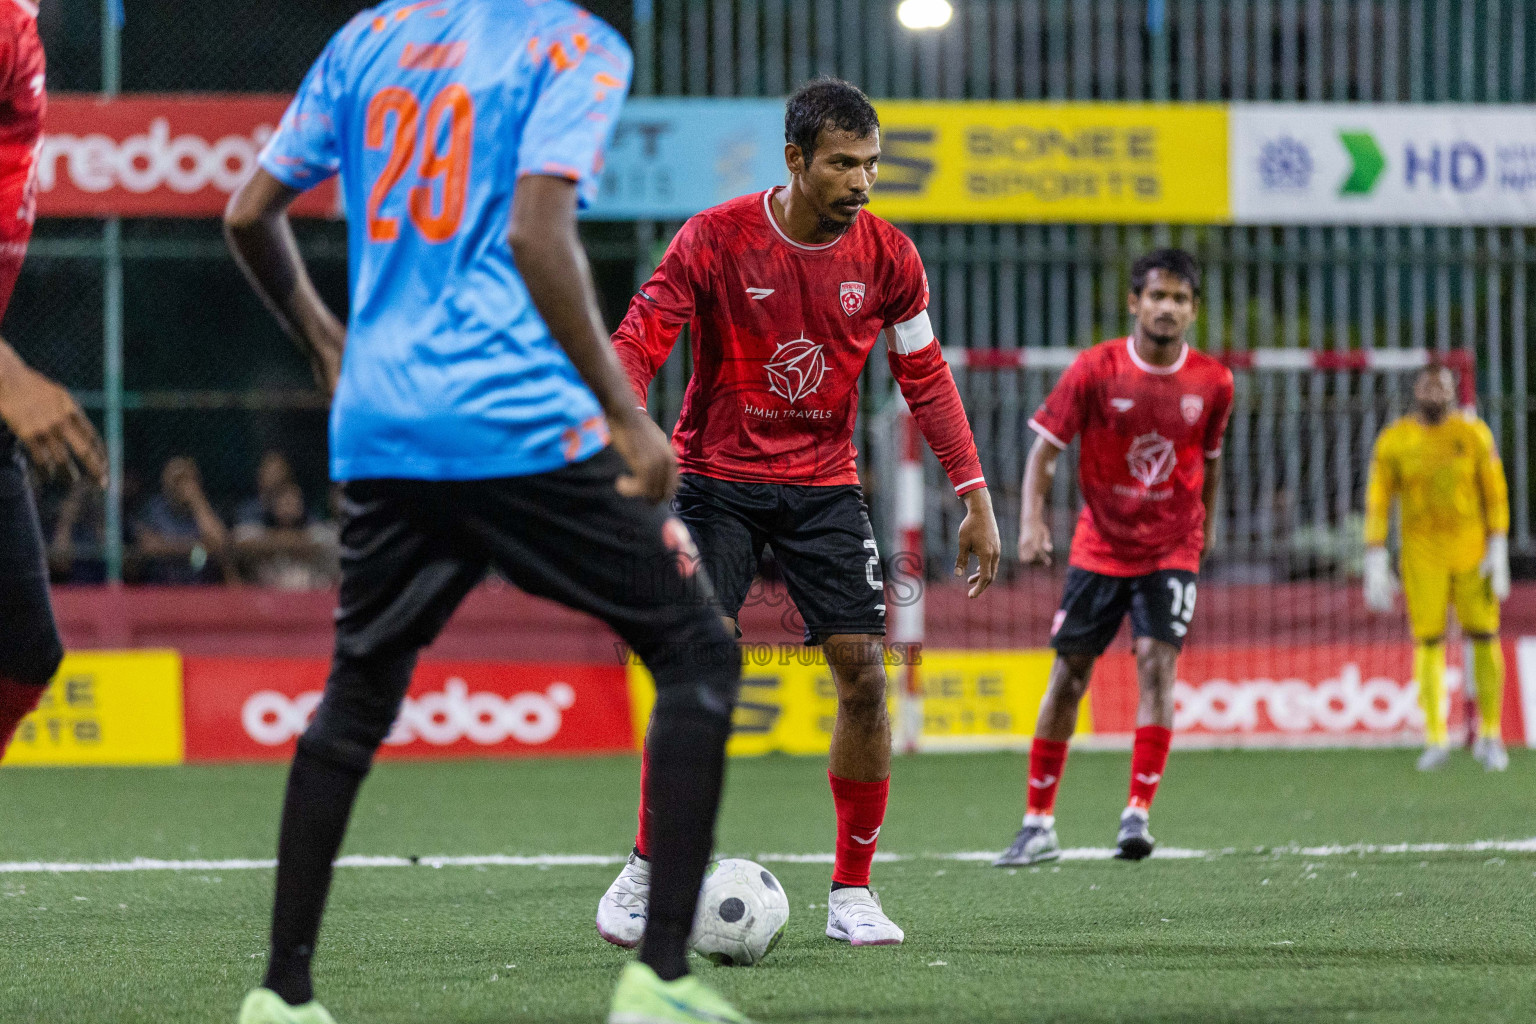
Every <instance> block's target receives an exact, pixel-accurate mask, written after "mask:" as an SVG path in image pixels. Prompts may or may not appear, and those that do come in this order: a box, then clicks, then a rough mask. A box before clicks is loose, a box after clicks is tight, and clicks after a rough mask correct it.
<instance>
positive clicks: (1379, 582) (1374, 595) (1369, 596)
mask: <svg viewBox="0 0 1536 1024" xmlns="http://www.w3.org/2000/svg"><path fill="white" fill-rule="evenodd" d="M1392 590H1393V587H1392V568H1391V566H1390V565H1389V564H1388V560H1387V549H1386V548H1366V549H1365V606H1366V607H1367V608H1370V609H1372V610H1373V611H1378V612H1389V611H1391V610H1392Z"/></svg>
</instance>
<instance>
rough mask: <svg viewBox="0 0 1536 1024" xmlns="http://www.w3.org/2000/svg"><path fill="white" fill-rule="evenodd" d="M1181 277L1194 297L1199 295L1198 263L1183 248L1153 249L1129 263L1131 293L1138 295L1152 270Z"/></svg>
mask: <svg viewBox="0 0 1536 1024" xmlns="http://www.w3.org/2000/svg"><path fill="white" fill-rule="evenodd" d="M1154 270H1161V271H1162V272H1163V273H1165V274H1173V275H1174V276H1176V277H1182V278H1183V279H1184V280H1185V282H1186V283H1188V285H1189V288H1190V290H1191V291H1193V292H1194V293H1195V297H1196V298H1199V297H1200V265H1199V264H1198V263H1196V262H1195V258H1194V257H1193V256H1191V255H1190V254H1189V253H1187V252H1185V251H1184V250H1183V249H1153V250H1152V251H1151V252H1149V253H1147V254H1146V255H1145V256H1143V257H1141V258H1140V259H1138V260H1137V261H1136V262H1135V263H1132V264H1131V294H1132V295H1140V294H1141V290H1142V289H1143V288H1145V287H1146V286H1147V278H1148V277H1149V276H1150V275H1151V273H1152V271H1154Z"/></svg>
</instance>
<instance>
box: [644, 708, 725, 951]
mask: <svg viewBox="0 0 1536 1024" xmlns="http://www.w3.org/2000/svg"><path fill="white" fill-rule="evenodd" d="M729 733H730V723H729V722H728V721H726V720H725V719H722V718H720V717H718V716H715V715H711V714H709V713H708V712H703V711H690V712H685V713H681V714H679V713H672V714H666V715H657V716H656V718H655V719H653V720H652V722H651V731H650V736H649V738H648V739H647V741H646V743H647V747H648V749H649V751H650V769H649V771H648V773H647V779H646V784H647V787H648V792H647V793H646V807H647V808H648V809H649V811H650V815H651V821H650V848H651V903H650V911H649V914H648V916H647V918H646V922H645V938H644V940H643V941H642V943H641V946H640V962H641V963H643V964H645V965H646V966H648V967H650V968H651V970H653V971H655V972H656V974H657V976H659V977H660V978H661V980H662V981H674V980H676V979H677V978H681V977H682V976H683V975H685V974H687V973H688V933H689V931H690V930H691V929H692V928H693V911H694V906H695V904H697V903H698V898H699V886H700V885H702V884H703V882H704V868H705V867H706V866H707V865H708V864H709V856H710V853H711V852H712V851H713V849H714V845H715V814H716V812H717V811H718V810H719V806H720V789H721V785H722V782H723V780H724V778H725V740H726V737H727V736H728V735H729Z"/></svg>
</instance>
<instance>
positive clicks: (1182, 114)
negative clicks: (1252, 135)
mask: <svg viewBox="0 0 1536 1024" xmlns="http://www.w3.org/2000/svg"><path fill="white" fill-rule="evenodd" d="M876 108H877V109H878V111H879V114H880V124H881V146H882V149H883V151H884V152H883V155H882V157H881V161H880V179H879V181H878V182H877V183H876V185H875V189H874V194H873V197H874V202H873V203H872V204H871V207H870V208H871V209H872V210H874V211H875V212H876V213H878V214H880V215H881V216H882V217H888V218H890V219H891V220H894V221H949V222H960V223H969V222H980V221H1023V222H1042V221H1066V222H1072V223H1082V222H1101V223H1184V224H1216V223H1222V222H1224V221H1227V220H1229V219H1230V204H1229V203H1228V201H1227V108H1226V107H1224V106H1220V105H1217V104H1179V105H1174V104H1150V103H1147V104H1139V103H988V102H956V103H934V102H881V101H876Z"/></svg>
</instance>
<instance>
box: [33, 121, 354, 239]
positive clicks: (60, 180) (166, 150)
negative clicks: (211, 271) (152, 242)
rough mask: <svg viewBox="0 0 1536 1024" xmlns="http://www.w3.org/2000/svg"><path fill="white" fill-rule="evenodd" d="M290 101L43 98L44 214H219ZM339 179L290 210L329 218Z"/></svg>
mask: <svg viewBox="0 0 1536 1024" xmlns="http://www.w3.org/2000/svg"><path fill="white" fill-rule="evenodd" d="M287 105H288V97H286V96H266V95H195V96H185V95H156V94H138V95H134V96H125V97H121V98H117V99H103V98H101V97H98V96H94V95H88V94H87V95H80V94H74V95H72V94H69V93H55V94H53V95H51V96H50V97H49V98H48V116H47V120H46V122H45V124H44V133H43V145H42V152H41V154H40V156H39V159H38V175H37V182H38V194H37V207H38V215H39V216H42V217H217V216H219V215H220V214H222V213H223V212H224V204H225V203H226V202H228V200H229V197H230V194H231V193H233V192H234V191H235V190H236V189H237V188H239V187H240V186H241V185H242V184H243V183H244V182H245V180H246V179H247V178H249V177H250V176H251V174H252V173H253V172H254V171H255V169H256V158H257V155H258V154H259V153H260V152H261V147H262V146H264V145H266V142H267V140H268V139H269V138H271V136H272V133H273V131H275V130H276V128H277V124H278V122H279V121H281V120H282V117H283V110H284V109H285V108H286V107H287ZM337 211H338V201H337V190H336V183H335V179H332V180H331V181H329V182H327V183H326V184H324V185H322V186H321V187H319V188H317V189H315V190H313V191H312V192H310V193H308V194H306V195H304V196H303V197H301V198H300V199H299V201H298V202H296V203H295V204H294V206H293V212H294V214H295V215H297V216H303V217H333V216H336V215H337Z"/></svg>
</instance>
